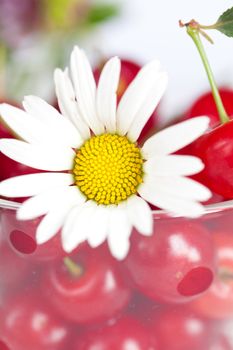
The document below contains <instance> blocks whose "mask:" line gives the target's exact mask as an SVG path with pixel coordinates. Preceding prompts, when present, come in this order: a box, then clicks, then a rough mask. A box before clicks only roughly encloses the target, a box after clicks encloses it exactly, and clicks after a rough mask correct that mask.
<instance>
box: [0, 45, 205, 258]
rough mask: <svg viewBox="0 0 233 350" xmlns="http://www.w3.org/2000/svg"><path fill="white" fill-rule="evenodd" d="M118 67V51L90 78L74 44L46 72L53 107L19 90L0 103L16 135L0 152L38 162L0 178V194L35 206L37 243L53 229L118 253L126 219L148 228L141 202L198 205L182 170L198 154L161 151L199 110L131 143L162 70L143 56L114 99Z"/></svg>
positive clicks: (197, 127)
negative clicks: (51, 81)
mask: <svg viewBox="0 0 233 350" xmlns="http://www.w3.org/2000/svg"><path fill="white" fill-rule="evenodd" d="M119 76H120V60H119V59H118V58H117V57H114V58H112V59H110V60H109V61H108V62H107V63H106V64H105V66H104V69H103V71H102V73H101V76H100V80H99V83H98V86H96V83H95V80H94V77H93V74H92V69H91V66H90V64H89V62H88V60H87V58H86V56H85V54H84V52H83V51H82V50H80V49H79V48H78V47H75V48H74V50H73V52H72V55H71V64H70V69H69V70H68V69H66V70H65V71H64V72H63V71H61V70H60V69H57V70H56V71H55V86H56V94H57V98H58V102H59V107H60V110H61V113H62V114H60V113H59V112H58V111H57V110H56V109H55V108H53V107H52V106H50V105H48V104H47V103H46V102H45V101H43V100H42V99H40V98H38V97H35V96H27V97H25V99H24V101H23V106H24V109H25V111H23V110H21V109H18V108H16V107H13V106H10V105H8V104H1V105H0V113H1V116H2V118H3V120H4V122H5V123H6V124H8V126H9V127H10V128H11V129H13V130H14V132H15V133H16V134H18V135H19V136H20V137H21V139H22V140H14V139H1V140H0V150H1V152H2V153H4V154H5V155H6V156H8V157H10V158H12V159H14V160H15V161H17V162H20V163H23V164H25V165H27V166H30V167H33V168H35V169H39V170H45V171H46V172H44V173H38V174H30V175H22V176H17V177H13V178H11V179H7V180H5V181H2V182H1V183H0V195H2V196H6V197H31V198H29V199H27V200H26V201H25V202H24V203H23V204H22V205H21V206H20V208H19V210H18V212H17V217H18V219H20V220H29V219H34V218H36V217H39V216H42V215H44V217H43V219H42V220H41V222H40V224H39V226H38V229H37V233H36V239H37V242H38V244H41V243H44V242H46V241H48V240H49V239H51V238H52V237H53V236H54V235H55V234H56V233H57V232H58V231H59V229H60V228H62V231H61V236H62V244H63V247H64V250H65V251H66V252H68V253H69V252H71V251H72V250H74V249H75V248H76V247H77V246H78V245H79V244H80V243H81V242H83V241H85V240H87V241H88V242H89V244H90V245H91V246H92V247H97V246H98V245H100V244H101V243H103V242H104V241H105V240H106V239H107V241H108V245H109V248H110V250H111V253H112V255H113V256H114V257H116V258H117V259H123V258H125V256H126V255H127V252H128V250H129V238H130V234H131V231H132V228H133V227H135V228H136V229H137V230H138V231H139V232H140V233H141V234H143V235H151V234H152V231H153V228H152V224H153V219H152V211H151V209H150V206H149V204H148V202H149V203H152V204H153V205H155V206H158V207H160V208H162V209H165V210H167V211H168V212H169V213H171V214H178V215H183V216H187V217H197V216H199V215H201V214H202V213H203V206H202V205H201V204H200V203H199V202H200V201H205V200H207V199H209V198H210V196H211V193H210V191H209V190H208V189H207V188H206V187H204V186H203V185H201V184H199V183H197V182H195V181H193V180H191V179H189V178H187V177H185V176H188V175H193V174H195V173H198V172H200V171H201V170H202V169H203V163H202V162H201V160H200V159H198V158H196V157H192V156H181V155H171V154H172V153H174V152H176V151H177V150H179V149H181V148H183V147H184V146H186V145H188V144H189V143H191V142H192V141H194V140H195V139H196V138H198V137H199V136H201V135H202V134H203V133H204V132H205V131H206V130H207V128H208V123H209V119H208V118H207V117H199V118H195V119H190V120H188V121H185V122H182V123H180V124H177V125H174V126H171V127H169V128H167V129H165V130H162V131H160V132H158V133H157V134H155V135H154V136H152V137H151V138H149V139H148V140H147V141H146V142H145V143H144V145H143V146H142V147H141V148H140V147H139V146H138V144H137V142H136V141H137V139H138V137H139V135H140V133H141V131H142V129H143V127H144V125H145V124H146V122H147V120H148V119H149V117H150V115H151V114H152V112H153V111H154V109H155V107H156V106H157V104H158V102H159V101H160V99H161V96H162V95H163V93H164V90H165V88H166V85H167V74H166V73H165V72H163V71H162V70H161V68H160V64H159V62H158V61H152V62H150V63H149V64H147V65H146V66H145V67H144V68H142V69H141V71H140V72H139V73H138V75H137V76H136V78H135V79H134V81H133V82H132V83H131V84H130V86H129V87H128V89H127V90H126V92H125V94H124V95H123V97H122V99H121V101H120V103H119V105H118V107H117V99H116V90H117V87H118V82H119Z"/></svg>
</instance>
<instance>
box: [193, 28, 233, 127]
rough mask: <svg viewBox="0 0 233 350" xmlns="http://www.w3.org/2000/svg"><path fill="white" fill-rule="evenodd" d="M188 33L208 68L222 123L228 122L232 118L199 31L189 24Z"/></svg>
mask: <svg viewBox="0 0 233 350" xmlns="http://www.w3.org/2000/svg"><path fill="white" fill-rule="evenodd" d="M187 33H188V34H189V36H190V37H191V38H192V39H193V41H194V43H195V45H196V47H197V49H198V52H199V54H200V56H201V59H202V62H203V65H204V67H205V70H206V73H207V76H208V80H209V83H210V86H211V90H212V94H213V98H214V101H215V104H216V107H217V110H218V114H219V118H220V121H221V123H222V124H223V123H227V122H228V121H229V120H230V118H229V117H228V115H227V113H226V110H225V108H224V106H223V103H222V99H221V97H220V94H219V91H218V88H217V85H216V82H215V79H214V75H213V72H212V69H211V67H210V64H209V61H208V58H207V56H206V53H205V49H204V46H203V44H202V42H201V39H200V35H199V31H198V29H196V28H192V27H191V26H189V25H187Z"/></svg>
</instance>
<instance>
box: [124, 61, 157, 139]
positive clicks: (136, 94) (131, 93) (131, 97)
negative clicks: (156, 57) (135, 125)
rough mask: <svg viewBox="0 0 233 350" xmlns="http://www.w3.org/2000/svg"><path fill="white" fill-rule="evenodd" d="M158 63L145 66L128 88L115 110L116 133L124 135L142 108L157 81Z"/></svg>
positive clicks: (154, 62)
mask: <svg viewBox="0 0 233 350" xmlns="http://www.w3.org/2000/svg"><path fill="white" fill-rule="evenodd" d="M159 68H160V63H159V62H158V61H152V62H150V63H148V64H147V65H145V66H144V67H143V68H142V69H141V70H140V71H139V73H138V74H137V76H136V78H135V79H134V80H133V81H132V83H131V84H130V85H129V86H128V88H127V90H126V91H125V93H124V95H123V96H122V98H121V100H120V103H119V106H118V109H117V131H118V132H119V133H120V134H121V135H125V134H126V133H127V132H128V131H129V129H130V126H131V124H132V122H133V120H134V118H135V116H136V115H137V113H138V111H140V109H141V108H142V106H143V105H144V103H145V101H146V100H147V97H148V95H149V94H150V92H151V89H152V87H153V86H154V84H155V82H156V81H157V75H158V72H159Z"/></svg>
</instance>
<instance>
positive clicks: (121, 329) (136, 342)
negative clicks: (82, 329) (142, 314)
mask: <svg viewBox="0 0 233 350" xmlns="http://www.w3.org/2000/svg"><path fill="white" fill-rule="evenodd" d="M94 349H96V350H97V349H98V350H110V349H111V350H130V349H132V350H134V349H135V350H159V349H158V347H157V344H156V340H155V337H154V335H153V336H150V334H149V332H148V330H147V329H146V328H144V326H143V324H141V323H140V322H139V321H138V320H136V319H134V318H133V317H131V316H128V315H126V316H124V317H123V318H122V319H120V320H118V321H114V320H113V321H111V322H109V324H108V325H106V326H105V327H104V328H101V329H99V330H97V331H94V332H93V331H91V332H87V333H85V334H84V335H83V336H81V337H80V338H78V339H77V342H76V343H75V345H74V347H73V348H72V350H94Z"/></svg>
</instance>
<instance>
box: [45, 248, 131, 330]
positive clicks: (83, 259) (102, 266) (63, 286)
mask: <svg viewBox="0 0 233 350" xmlns="http://www.w3.org/2000/svg"><path fill="white" fill-rule="evenodd" d="M70 258H71V259H72V262H73V263H75V266H78V268H79V271H77V273H76V274H75V273H73V272H72V270H71V269H70V268H69V267H67V264H65V262H64V261H63V260H61V261H58V262H57V263H54V264H53V265H52V264H51V265H50V266H48V268H47V269H46V270H45V275H44V278H43V279H42V283H41V288H42V290H43V291H44V292H45V294H46V296H47V298H48V300H49V302H50V303H51V305H53V306H54V308H55V309H56V310H57V311H58V312H60V314H61V315H62V316H63V317H65V318H67V319H68V320H72V321H74V322H77V323H80V324H85V323H92V322H93V323H96V322H99V321H105V320H107V319H108V318H110V317H114V316H115V315H117V314H119V312H121V311H122V310H123V309H124V308H125V307H126V306H127V305H128V302H129V299H130V297H131V290H130V288H129V287H128V285H127V284H126V281H125V280H124V278H123V276H121V273H120V271H119V265H118V264H117V263H116V261H115V260H114V259H113V258H112V257H111V256H110V255H108V254H107V251H106V252H105V250H104V251H103V249H102V247H100V248H98V249H95V250H93V249H92V248H89V247H88V246H84V247H82V248H81V249H80V250H79V251H78V252H77V253H75V254H73V255H71V257H70ZM44 286H46V288H44Z"/></svg>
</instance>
